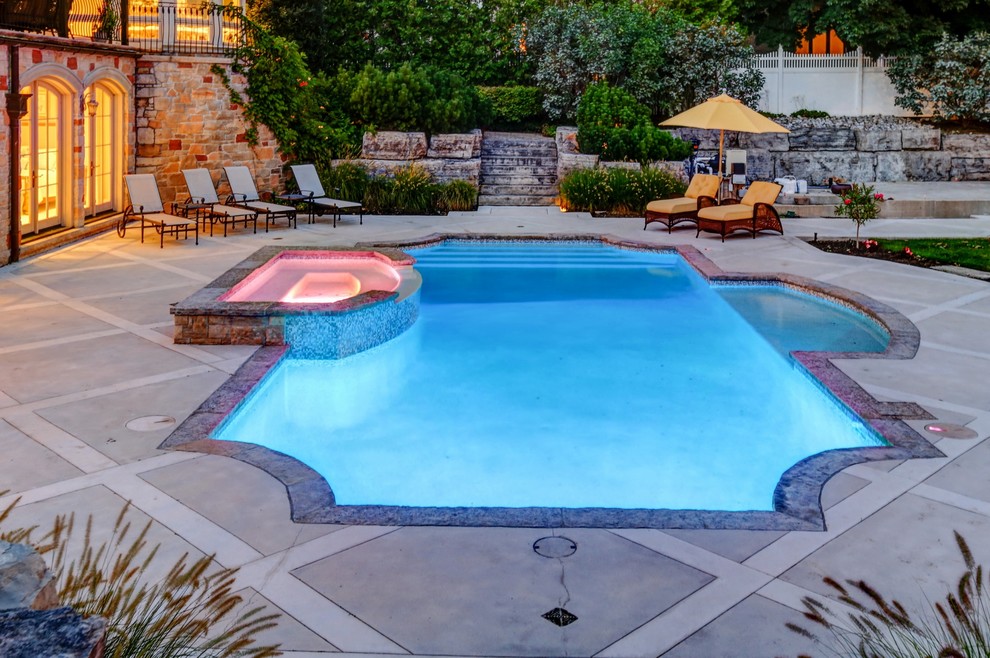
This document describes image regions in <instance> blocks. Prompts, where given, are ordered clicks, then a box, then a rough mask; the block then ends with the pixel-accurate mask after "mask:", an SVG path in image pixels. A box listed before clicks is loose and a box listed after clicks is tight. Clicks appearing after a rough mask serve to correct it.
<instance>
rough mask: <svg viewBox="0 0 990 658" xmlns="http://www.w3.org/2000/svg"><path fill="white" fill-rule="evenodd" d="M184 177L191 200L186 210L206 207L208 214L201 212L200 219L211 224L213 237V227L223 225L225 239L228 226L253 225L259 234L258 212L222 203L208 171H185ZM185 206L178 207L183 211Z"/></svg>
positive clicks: (183, 171) (187, 203)
mask: <svg viewBox="0 0 990 658" xmlns="http://www.w3.org/2000/svg"><path fill="white" fill-rule="evenodd" d="M182 175H183V177H184V178H185V179H186V188H188V189H189V199H188V200H187V201H186V204H185V206H184V207H185V208H186V209H190V210H191V209H197V206H200V205H202V206H206V212H200V213H199V217H200V218H201V219H202V220H203V221H204V222H206V221H208V222H209V223H210V235H213V226H214V225H215V224H223V237H227V226H228V225H230V226H234V227H235V228H236V226H237V223H238V222H241V223H243V224H244V228H247V227H248V224H251V225H252V226H253V227H254V232H255V233H257V232H258V211H257V210H250V209H248V208H239V207H237V206H227V205H224V204H222V203H220V197H219V196H217V188H215V187H213V177H212V176H210V172H209V171H208V170H206V169H183V170H182ZM182 208H183V206H181V205H180V206H177V210H181V209H182Z"/></svg>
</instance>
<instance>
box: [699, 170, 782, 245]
mask: <svg viewBox="0 0 990 658" xmlns="http://www.w3.org/2000/svg"><path fill="white" fill-rule="evenodd" d="M780 189H781V188H780V185H777V183H767V182H765V181H757V182H755V183H753V184H752V185H750V186H749V189H748V190H746V194H745V195H744V196H743V198H742V200H741V201H736V200H734V199H725V200H723V201H722V203H721V204H720V205H718V206H715V207H713V208H703V209H701V210H699V211H698V233H697V235H695V237H697V236H698V235H701V232H702V231H706V232H708V233H718V234H719V235H721V236H722V242H725V236H726V235H728V234H730V233H734V232H736V231H748V232H749V233H752V234H753V237H754V238H755V237H756V234H757V233H758V232H759V231H777V232H778V233H780V234H781V235H783V234H784V227H783V226H781V224H780V215H778V214H777V210H776V209H775V208H774V207H773V202H774V201H776V200H777V195H778V194H780Z"/></svg>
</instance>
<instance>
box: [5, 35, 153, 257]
mask: <svg viewBox="0 0 990 658" xmlns="http://www.w3.org/2000/svg"><path fill="white" fill-rule="evenodd" d="M15 48H16V49H17V50H18V53H19V67H18V77H19V83H18V86H20V87H21V88H24V87H26V86H28V85H30V84H31V83H32V82H34V81H36V80H42V79H43V80H45V81H46V83H47V84H49V85H50V86H51V87H52V88H53V89H55V90H56V91H57V93H58V94H60V95H61V98H62V100H63V102H62V103H61V105H60V110H61V112H62V113H63V114H66V113H68V114H69V116H68V118H67V119H68V120H67V121H65V123H64V125H67V126H68V131H67V132H68V134H66V135H62V136H61V140H62V141H61V144H60V148H61V146H62V145H64V146H65V147H66V152H68V153H69V154H70V155H69V157H70V158H71V160H70V162H69V167H68V169H67V170H63V174H68V176H65V175H63V180H70V181H71V185H68V186H67V187H66V188H65V190H64V193H63V194H60V196H59V202H60V204H62V205H61V209H62V213H63V215H64V216H65V224H66V225H67V226H69V227H70V228H73V227H75V228H79V227H82V226H83V225H84V222H85V218H84V213H85V210H84V204H83V198H84V189H83V188H84V180H85V173H86V172H85V153H84V152H83V148H82V144H83V141H84V131H85V120H86V109H85V105H84V103H83V94H84V92H85V91H86V89H87V88H88V87H89V86H91V85H93V84H95V83H98V82H99V83H102V84H105V85H108V86H111V87H113V88H114V89H115V90H117V93H119V94H120V95H121V96H122V97H124V98H127V100H128V101H129V98H130V96H129V94H130V88H131V84H132V82H133V80H134V70H135V59H136V57H137V54H136V53H135V52H133V51H128V52H123V51H121V50H119V49H114V48H111V47H107V46H101V45H96V44H89V43H88V42H87V43H84V44H80V43H77V42H74V41H72V40H69V39H62V38H58V37H51V36H45V35H32V36H31V37H30V39H25V38H20V37H19V36H18V35H16V34H12V35H10V36H9V37H6V38H5V37H4V36H0V114H2V115H3V116H2V118H0V154H2V155H0V265H2V264H4V263H7V262H8V261H9V259H10V235H11V234H10V229H11V225H10V213H11V208H12V206H13V204H16V202H17V200H16V199H14V198H13V196H14V195H13V193H12V190H11V188H10V167H17V166H18V159H17V158H16V157H15V158H11V157H10V142H11V127H10V123H9V121H8V119H7V116H6V112H4V111H3V108H4V107H5V101H6V94H7V93H10V92H16V91H19V90H17V89H12V85H13V82H12V80H11V77H12V76H11V68H10V67H11V60H12V56H11V52H12V50H13V49H15ZM131 107H132V105H131V103H130V102H123V103H121V112H122V115H123V116H122V117H121V119H122V121H123V123H124V125H130V123H131V121H132V118H133V115H132V114H131ZM121 134H122V138H123V139H124V141H125V147H124V148H125V152H127V153H128V154H130V153H131V152H132V151H133V139H134V135H133V131H131V130H124V131H122V133H121Z"/></svg>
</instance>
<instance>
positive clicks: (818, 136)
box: [788, 126, 856, 151]
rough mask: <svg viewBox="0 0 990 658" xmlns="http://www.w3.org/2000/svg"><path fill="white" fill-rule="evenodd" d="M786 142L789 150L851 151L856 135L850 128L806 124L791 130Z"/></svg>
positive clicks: (854, 146)
mask: <svg viewBox="0 0 990 658" xmlns="http://www.w3.org/2000/svg"><path fill="white" fill-rule="evenodd" d="M788 143H789V146H790V150H791V151H853V150H855V149H856V135H855V134H854V133H853V130H852V128H827V127H824V126H807V127H800V128H794V129H793V130H791V134H790V135H788Z"/></svg>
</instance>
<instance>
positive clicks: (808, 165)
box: [774, 151, 876, 185]
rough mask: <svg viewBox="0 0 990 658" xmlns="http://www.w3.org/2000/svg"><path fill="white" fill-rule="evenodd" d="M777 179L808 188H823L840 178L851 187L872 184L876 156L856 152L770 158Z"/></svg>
mask: <svg viewBox="0 0 990 658" xmlns="http://www.w3.org/2000/svg"><path fill="white" fill-rule="evenodd" d="M774 170H775V173H776V176H777V177H780V176H788V175H790V176H794V177H795V178H801V179H804V180H806V181H808V184H809V185H824V184H827V183H828V179H829V178H842V179H844V180H846V181H849V182H855V183H872V182H874V181H875V180H876V156H875V155H874V154H873V153H858V152H856V151H841V152H829V151H823V152H820V153H800V152H795V151H790V152H788V153H780V154H775V155H774Z"/></svg>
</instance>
